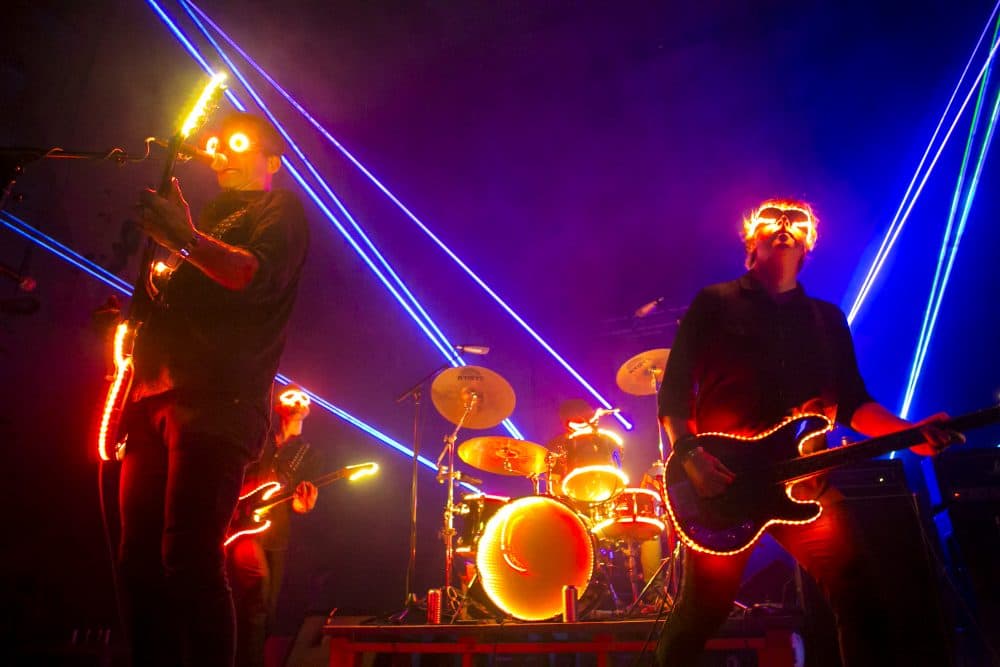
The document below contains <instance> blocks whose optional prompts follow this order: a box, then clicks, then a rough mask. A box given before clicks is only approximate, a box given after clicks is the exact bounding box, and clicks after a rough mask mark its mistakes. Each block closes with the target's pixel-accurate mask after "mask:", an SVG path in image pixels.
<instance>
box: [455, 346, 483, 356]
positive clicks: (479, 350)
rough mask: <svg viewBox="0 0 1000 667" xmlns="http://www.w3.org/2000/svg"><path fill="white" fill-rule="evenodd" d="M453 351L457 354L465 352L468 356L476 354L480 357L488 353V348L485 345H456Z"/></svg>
mask: <svg viewBox="0 0 1000 667" xmlns="http://www.w3.org/2000/svg"><path fill="white" fill-rule="evenodd" d="M455 349H456V350H458V351H459V352H467V353H468V354H478V355H480V356H482V355H484V354H489V353H490V348H489V347H488V346H486V345H456V346H455Z"/></svg>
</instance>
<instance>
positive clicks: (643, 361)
mask: <svg viewBox="0 0 1000 667" xmlns="http://www.w3.org/2000/svg"><path fill="white" fill-rule="evenodd" d="M668 356H670V350H669V349H668V348H665V347H661V348H657V349H655V350H646V351H645V352H640V353H639V354H637V355H635V356H634V357H632V358H631V359H629V360H628V361H626V362H625V363H624V364H622V366H621V368H619V369H618V374H617V375H616V376H615V382H617V383H618V387H619V388H620V389H621V390H622V391H624V392H625V393H626V394H632V395H633V396H651V395H652V394H655V393H656V390H657V388H658V387H659V383H660V380H661V379H662V378H663V369H664V368H666V366H667V357H668Z"/></svg>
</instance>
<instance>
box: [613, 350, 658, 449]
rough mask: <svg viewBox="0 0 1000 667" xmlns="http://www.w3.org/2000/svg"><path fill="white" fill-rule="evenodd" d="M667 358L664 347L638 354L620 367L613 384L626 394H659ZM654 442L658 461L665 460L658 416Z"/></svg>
mask: <svg viewBox="0 0 1000 667" xmlns="http://www.w3.org/2000/svg"><path fill="white" fill-rule="evenodd" d="M669 357H670V349H669V348H665V347H661V348H656V349H654V350H646V351H645V352H640V353H639V354H637V355H635V356H634V357H632V358H631V359H629V360H628V361H626V362H625V363H624V364H622V365H621V367H620V368H619V369H618V373H617V374H616V375H615V383H616V384H617V385H618V388H619V389H621V390H622V391H624V392H625V393H626V394H632V395H633V396H655V395H657V394H658V393H659V392H660V381H661V380H662V379H663V373H664V371H665V370H666V367H667V359H668V358H669ZM657 408H658V406H657ZM656 440H657V451H659V453H660V460H661V461H662V460H665V459H666V450H665V449H664V446H663V426H662V425H661V424H660V419H659V415H657V419H656Z"/></svg>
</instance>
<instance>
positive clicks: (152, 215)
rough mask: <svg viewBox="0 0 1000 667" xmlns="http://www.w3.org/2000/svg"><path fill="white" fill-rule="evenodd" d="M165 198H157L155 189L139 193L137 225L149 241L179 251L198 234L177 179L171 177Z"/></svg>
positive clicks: (158, 196)
mask: <svg viewBox="0 0 1000 667" xmlns="http://www.w3.org/2000/svg"><path fill="white" fill-rule="evenodd" d="M170 180H171V185H170V193H169V196H168V197H161V196H160V195H158V194H157V193H156V191H155V190H144V191H143V192H140V193H139V202H140V204H141V207H142V208H141V215H140V216H139V226H140V227H141V228H142V230H143V231H144V232H146V233H147V234H149V235H150V236H151V237H152V238H153V240H155V241H156V242H157V243H159V244H160V245H161V246H163V247H164V248H166V249H167V250H170V251H171V252H179V251H180V250H181V249H183V248H187V247H189V246H190V245H191V241H192V239H193V238H194V237H195V235H196V234H197V233H198V230H197V229H195V226H194V223H193V222H191V207H190V206H188V203H187V200H185V199H184V193H183V192H181V186H180V182H179V181H178V180H177V179H176V178H171V179H170Z"/></svg>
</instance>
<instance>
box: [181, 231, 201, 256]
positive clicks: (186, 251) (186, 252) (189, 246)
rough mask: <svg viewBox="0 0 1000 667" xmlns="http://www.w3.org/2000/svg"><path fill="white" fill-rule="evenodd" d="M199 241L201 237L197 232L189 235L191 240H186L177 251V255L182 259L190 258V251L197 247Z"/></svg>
mask: <svg viewBox="0 0 1000 667" xmlns="http://www.w3.org/2000/svg"><path fill="white" fill-rule="evenodd" d="M200 241H201V237H200V236H199V235H198V232H195V233H194V234H192V235H191V238H189V239H188V242H187V243H185V244H184V245H183V246H181V247H180V248H179V249H178V250H177V254H178V255H180V256H181V257H183V258H184V259H187V258H188V257H190V256H191V251H192V250H194V249H195V248H197V247H198V243H199V242H200Z"/></svg>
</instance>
